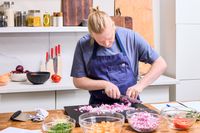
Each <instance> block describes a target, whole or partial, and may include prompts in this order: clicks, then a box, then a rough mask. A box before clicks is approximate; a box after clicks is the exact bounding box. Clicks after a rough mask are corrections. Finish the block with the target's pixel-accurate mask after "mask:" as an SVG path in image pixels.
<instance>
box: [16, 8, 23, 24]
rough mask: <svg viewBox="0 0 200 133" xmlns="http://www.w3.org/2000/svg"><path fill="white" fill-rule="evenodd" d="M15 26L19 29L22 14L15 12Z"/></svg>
mask: <svg viewBox="0 0 200 133" xmlns="http://www.w3.org/2000/svg"><path fill="white" fill-rule="evenodd" d="M15 26H17V27H19V26H22V12H21V11H17V12H16V13H15Z"/></svg>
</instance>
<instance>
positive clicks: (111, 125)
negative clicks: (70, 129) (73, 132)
mask: <svg viewBox="0 0 200 133" xmlns="http://www.w3.org/2000/svg"><path fill="white" fill-rule="evenodd" d="M124 121H125V118H124V116H123V115H122V114H120V113H111V112H105V113H95V112H93V113H84V114H82V115H80V116H79V125H80V126H81V128H82V130H83V132H84V133H121V131H122V126H123V124H124Z"/></svg>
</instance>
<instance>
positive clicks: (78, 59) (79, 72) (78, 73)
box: [71, 41, 86, 77]
mask: <svg viewBox="0 0 200 133" xmlns="http://www.w3.org/2000/svg"><path fill="white" fill-rule="evenodd" d="M71 76H72V77H85V76H86V68H85V65H84V59H83V51H82V49H81V41H78V43H77V45H76V49H75V52H74V59H73V64H72V69H71Z"/></svg>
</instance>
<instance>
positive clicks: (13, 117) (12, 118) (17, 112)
mask: <svg viewBox="0 0 200 133" xmlns="http://www.w3.org/2000/svg"><path fill="white" fill-rule="evenodd" d="M21 113H22V111H21V110H18V111H16V112H15V113H14V114H13V115H12V116H11V117H10V120H13V121H16V119H15V118H16V117H17V116H19V115H20V114H21Z"/></svg>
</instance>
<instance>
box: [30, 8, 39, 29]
mask: <svg viewBox="0 0 200 133" xmlns="http://www.w3.org/2000/svg"><path fill="white" fill-rule="evenodd" d="M27 21H28V22H27V23H28V26H29V27H39V26H41V14H40V10H29V11H28V18H27Z"/></svg>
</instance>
